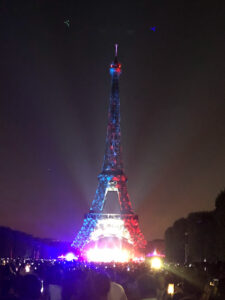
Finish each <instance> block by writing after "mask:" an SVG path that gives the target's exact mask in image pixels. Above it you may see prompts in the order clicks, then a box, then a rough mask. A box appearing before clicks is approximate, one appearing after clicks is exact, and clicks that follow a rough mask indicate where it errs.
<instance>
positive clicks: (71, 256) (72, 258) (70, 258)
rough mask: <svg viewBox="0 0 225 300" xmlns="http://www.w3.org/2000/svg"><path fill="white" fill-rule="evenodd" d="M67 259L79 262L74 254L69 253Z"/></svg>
mask: <svg viewBox="0 0 225 300" xmlns="http://www.w3.org/2000/svg"><path fill="white" fill-rule="evenodd" d="M65 259H66V260H67V261H72V260H77V257H76V256H75V255H74V254H73V253H72V252H69V253H67V254H66V255H65Z"/></svg>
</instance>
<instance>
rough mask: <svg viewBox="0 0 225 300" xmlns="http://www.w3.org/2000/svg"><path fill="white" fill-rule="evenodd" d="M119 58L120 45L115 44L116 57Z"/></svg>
mask: <svg viewBox="0 0 225 300" xmlns="http://www.w3.org/2000/svg"><path fill="white" fill-rule="evenodd" d="M117 56H118V44H115V57H117Z"/></svg>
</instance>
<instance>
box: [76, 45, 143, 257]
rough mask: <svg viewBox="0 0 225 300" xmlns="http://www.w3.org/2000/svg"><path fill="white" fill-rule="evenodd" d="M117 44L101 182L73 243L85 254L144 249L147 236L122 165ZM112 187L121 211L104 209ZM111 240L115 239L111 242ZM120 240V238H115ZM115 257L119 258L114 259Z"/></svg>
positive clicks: (112, 65) (119, 67) (120, 69)
mask: <svg viewBox="0 0 225 300" xmlns="http://www.w3.org/2000/svg"><path fill="white" fill-rule="evenodd" d="M117 47H118V45H115V57H114V61H113V62H112V64H111V65H110V69H109V70H110V75H111V92H110V102H109V108H108V124H107V134H106V143H105V155H104V160H103V166H102V170H101V173H100V174H99V176H98V181H99V182H98V186H97V190H96V193H95V197H94V200H93V201H92V204H91V208H90V211H89V213H88V214H86V215H85V218H84V222H83V225H82V227H81V229H80V231H79V232H78V234H77V236H76V238H75V240H74V241H73V243H72V246H73V247H74V248H76V249H77V250H78V249H79V251H81V252H82V253H84V254H86V255H87V253H88V251H89V252H90V249H93V247H94V249H95V250H96V247H97V248H98V247H99V248H101V247H103V248H108V247H110V248H111V249H114V250H115V248H116V249H117V251H118V247H119V248H122V251H123V250H124V248H129V251H128V252H129V253H130V255H132V256H134V255H135V253H137V252H141V251H142V250H143V249H144V248H145V246H146V241H145V238H144V236H143V234H142V232H141V230H140V228H139V221H138V216H137V215H136V214H135V213H134V211H133V209H132V206H131V202H130V199H129V194H128V191H127V177H126V175H125V173H124V169H123V161H122V149H121V128H120V97H119V77H120V75H121V73H122V66H121V64H120V63H119V61H118V52H117V49H118V48H117ZM109 191H114V192H117V195H118V201H119V206H120V213H119V214H113V213H112V212H110V211H108V212H104V211H103V209H104V206H105V202H106V196H107V193H108V192H109ZM112 240H113V241H114V242H112ZM116 240H117V241H116ZM115 260H116V259H115Z"/></svg>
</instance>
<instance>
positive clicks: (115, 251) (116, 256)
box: [87, 247, 130, 262]
mask: <svg viewBox="0 0 225 300" xmlns="http://www.w3.org/2000/svg"><path fill="white" fill-rule="evenodd" d="M87 259H88V261H95V262H127V261H129V260H130V254H129V252H128V251H127V250H126V249H121V248H117V247H114V248H98V247H95V248H90V249H89V250H88V251H87Z"/></svg>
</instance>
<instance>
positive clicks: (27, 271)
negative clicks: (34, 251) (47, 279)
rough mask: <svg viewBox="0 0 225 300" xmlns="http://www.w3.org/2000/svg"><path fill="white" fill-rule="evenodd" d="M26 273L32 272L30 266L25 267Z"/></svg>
mask: <svg viewBox="0 0 225 300" xmlns="http://www.w3.org/2000/svg"><path fill="white" fill-rule="evenodd" d="M25 272H26V273H29V272H30V265H26V266H25Z"/></svg>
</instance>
